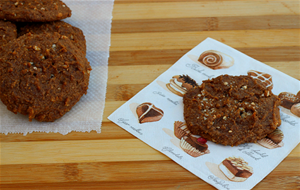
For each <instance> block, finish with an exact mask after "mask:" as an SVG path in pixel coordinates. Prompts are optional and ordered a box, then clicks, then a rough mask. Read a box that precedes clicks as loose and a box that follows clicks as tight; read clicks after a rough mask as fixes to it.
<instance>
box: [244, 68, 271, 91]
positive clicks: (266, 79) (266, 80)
mask: <svg viewBox="0 0 300 190" xmlns="http://www.w3.org/2000/svg"><path fill="white" fill-rule="evenodd" d="M247 74H248V76H250V77H252V78H254V79H257V80H259V81H260V82H261V83H262V84H263V85H264V86H265V87H266V88H267V89H268V90H272V88H273V81H272V76H271V75H270V74H268V73H263V72H260V71H255V70H250V71H248V72H247Z"/></svg>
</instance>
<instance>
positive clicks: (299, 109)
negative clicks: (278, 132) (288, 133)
mask: <svg viewBox="0 0 300 190" xmlns="http://www.w3.org/2000/svg"><path fill="white" fill-rule="evenodd" d="M291 112H292V114H294V115H296V116H298V117H300V103H297V104H294V105H293V106H292V107H291Z"/></svg>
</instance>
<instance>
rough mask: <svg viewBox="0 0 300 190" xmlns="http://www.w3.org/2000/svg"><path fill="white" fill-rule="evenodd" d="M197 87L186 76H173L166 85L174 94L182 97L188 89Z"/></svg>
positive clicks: (194, 82) (193, 81)
mask: <svg viewBox="0 0 300 190" xmlns="http://www.w3.org/2000/svg"><path fill="white" fill-rule="evenodd" d="M196 86H198V84H197V82H196V81H195V80H194V79H192V78H191V77H190V76H188V75H175V76H173V77H172V79H171V80H170V83H167V84H166V87H167V88H168V89H169V90H170V91H171V92H172V93H174V94H176V95H178V96H181V97H182V96H183V95H184V94H185V93H186V92H187V91H188V90H189V89H191V88H194V87H196Z"/></svg>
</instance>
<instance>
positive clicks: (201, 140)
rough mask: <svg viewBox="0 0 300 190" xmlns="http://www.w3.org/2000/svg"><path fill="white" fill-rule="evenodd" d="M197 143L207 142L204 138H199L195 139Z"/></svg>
mask: <svg viewBox="0 0 300 190" xmlns="http://www.w3.org/2000/svg"><path fill="white" fill-rule="evenodd" d="M197 141H198V143H200V144H205V143H206V142H207V140H206V139H205V138H202V137H199V138H198V139H197Z"/></svg>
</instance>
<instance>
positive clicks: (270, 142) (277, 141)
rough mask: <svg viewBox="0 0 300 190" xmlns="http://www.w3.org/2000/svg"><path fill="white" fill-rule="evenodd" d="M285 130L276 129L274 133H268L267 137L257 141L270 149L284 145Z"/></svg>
mask: <svg viewBox="0 0 300 190" xmlns="http://www.w3.org/2000/svg"><path fill="white" fill-rule="evenodd" d="M283 137H284V135H283V132H282V131H281V130H280V129H278V128H277V129H275V131H273V132H272V133H270V134H268V135H267V136H266V137H265V138H263V139H261V140H259V141H257V143H258V144H260V145H261V146H263V147H266V148H268V149H273V148H279V147H283V142H282V140H283Z"/></svg>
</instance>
